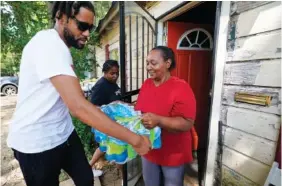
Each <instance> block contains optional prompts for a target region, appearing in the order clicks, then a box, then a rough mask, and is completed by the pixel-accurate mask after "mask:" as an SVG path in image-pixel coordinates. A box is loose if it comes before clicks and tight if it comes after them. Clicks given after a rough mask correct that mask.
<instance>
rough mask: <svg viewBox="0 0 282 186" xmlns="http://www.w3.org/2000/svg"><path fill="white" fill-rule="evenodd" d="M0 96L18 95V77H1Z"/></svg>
mask: <svg viewBox="0 0 282 186" xmlns="http://www.w3.org/2000/svg"><path fill="white" fill-rule="evenodd" d="M0 81H1V94H4V95H6V96H11V95H16V94H17V93H18V84H19V77H16V76H3V77H0Z"/></svg>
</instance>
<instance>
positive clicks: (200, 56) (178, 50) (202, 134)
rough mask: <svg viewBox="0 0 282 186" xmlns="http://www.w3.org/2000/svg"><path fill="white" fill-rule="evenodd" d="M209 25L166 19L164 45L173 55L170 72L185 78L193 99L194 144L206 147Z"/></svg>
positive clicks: (209, 63) (209, 79)
mask: <svg viewBox="0 0 282 186" xmlns="http://www.w3.org/2000/svg"><path fill="white" fill-rule="evenodd" d="M211 30H212V26H211V25H198V24H192V23H183V22H168V36H167V38H168V40H167V41H168V42H167V43H168V47H170V48H172V49H173V51H174V52H175V57H176V69H175V70H173V72H172V75H174V76H177V77H179V78H181V79H184V80H186V81H187V82H188V83H189V84H190V86H191V88H192V89H193V91H194V94H195V97H196V101H197V115H196V121H195V129H196V131H197V133H198V139H199V144H198V148H199V149H203V148H206V145H207V137H208V124H209V107H210V95H209V94H210V88H211V67H212V63H211V62H212V48H213V41H212V36H211Z"/></svg>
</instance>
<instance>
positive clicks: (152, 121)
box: [141, 113, 160, 129]
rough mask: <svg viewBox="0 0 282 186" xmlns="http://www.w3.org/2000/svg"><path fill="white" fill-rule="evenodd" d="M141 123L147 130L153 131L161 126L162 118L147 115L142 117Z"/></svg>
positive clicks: (150, 114)
mask: <svg viewBox="0 0 282 186" xmlns="http://www.w3.org/2000/svg"><path fill="white" fill-rule="evenodd" d="M141 121H142V123H143V125H144V126H145V127H146V128H147V129H153V128H155V127H156V126H158V125H159V123H160V116H158V115H156V114H153V113H145V114H143V115H142V117H141Z"/></svg>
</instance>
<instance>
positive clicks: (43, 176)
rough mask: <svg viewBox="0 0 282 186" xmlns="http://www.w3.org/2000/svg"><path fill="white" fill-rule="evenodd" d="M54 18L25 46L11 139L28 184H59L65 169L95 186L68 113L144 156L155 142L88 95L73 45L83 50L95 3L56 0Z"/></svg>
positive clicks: (87, 185) (84, 184)
mask: <svg viewBox="0 0 282 186" xmlns="http://www.w3.org/2000/svg"><path fill="white" fill-rule="evenodd" d="M52 17H53V20H54V28H53V29H49V30H43V31H40V32H38V33H37V34H36V35H35V36H34V37H33V38H32V39H31V40H30V41H29V42H28V44H27V45H26V46H25V48H24V50H23V53H22V58H21V66H20V77H21V78H20V82H19V92H18V101H17V107H16V111H15V113H14V116H13V120H12V122H11V124H10V128H9V135H8V139H7V143H8V146H9V147H11V148H12V149H13V151H14V155H15V158H16V159H17V160H18V161H19V164H20V168H21V170H22V172H23V175H24V179H25V181H26V184H27V186H58V185H59V179H58V178H59V174H60V171H61V169H63V170H65V171H66V172H67V173H68V174H69V175H70V176H71V177H72V179H73V180H74V183H75V185H77V186H92V185H93V173H92V170H91V167H90V165H89V163H88V161H87V159H86V157H85V153H84V150H83V147H82V144H81V142H80V139H79V137H78V135H77V133H76V131H75V130H74V126H73V124H72V119H71V116H70V114H69V112H71V113H72V115H73V116H75V117H77V118H79V119H80V120H81V121H83V122H84V123H86V124H87V125H89V126H91V127H93V128H96V129H97V130H99V131H102V132H104V133H106V134H108V135H110V136H113V137H115V138H118V139H121V140H123V141H125V142H127V143H129V144H131V145H132V146H133V147H134V149H135V150H136V151H137V152H138V153H139V154H141V155H144V154H146V153H147V152H148V151H149V150H150V148H151V144H150V142H149V140H148V139H147V138H146V137H144V136H139V135H137V134H134V133H132V132H130V131H129V130H127V129H125V128H124V127H122V126H121V125H118V124H117V123H115V122H114V121H112V120H111V119H110V118H108V117H107V116H106V115H104V114H103V113H102V112H101V111H99V109H98V108H97V107H96V106H94V105H93V104H91V103H90V102H88V101H87V100H86V99H85V98H84V96H83V93H82V90H81V88H80V85H79V81H78V79H77V77H76V75H75V73H74V71H73V68H72V67H73V65H72V64H73V63H72V57H71V53H70V50H69V48H70V47H74V48H77V49H82V48H83V47H84V46H85V44H86V42H87V40H88V38H89V35H90V32H91V31H92V30H93V23H94V18H95V12H94V7H93V5H92V4H91V2H83V1H79V2H69V1H57V2H54V7H53V11H52Z"/></svg>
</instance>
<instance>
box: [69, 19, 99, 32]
mask: <svg viewBox="0 0 282 186" xmlns="http://www.w3.org/2000/svg"><path fill="white" fill-rule="evenodd" d="M71 18H72V19H73V20H75V22H76V25H77V28H78V29H79V30H80V31H82V32H84V31H86V30H89V32H92V31H93V30H95V26H94V25H93V24H91V25H89V24H88V23H85V22H82V21H79V20H77V19H76V17H74V16H73V17H71Z"/></svg>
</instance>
